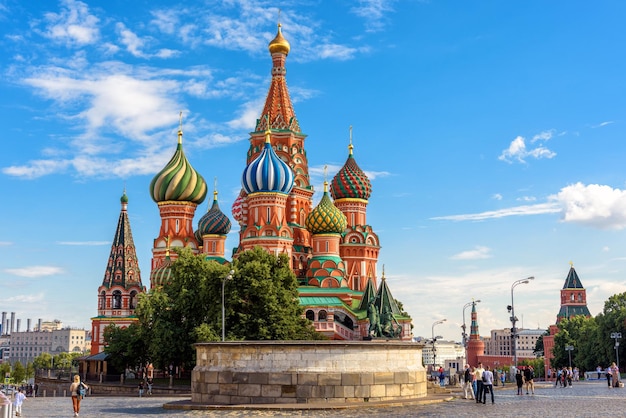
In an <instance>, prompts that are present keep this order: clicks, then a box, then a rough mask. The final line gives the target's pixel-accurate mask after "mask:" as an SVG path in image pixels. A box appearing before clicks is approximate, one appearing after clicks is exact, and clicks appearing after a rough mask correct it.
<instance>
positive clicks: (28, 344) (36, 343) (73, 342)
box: [3, 328, 89, 365]
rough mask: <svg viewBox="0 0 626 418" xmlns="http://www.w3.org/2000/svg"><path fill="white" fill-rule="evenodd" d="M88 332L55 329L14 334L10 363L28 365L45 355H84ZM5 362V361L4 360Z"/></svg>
mask: <svg viewBox="0 0 626 418" xmlns="http://www.w3.org/2000/svg"><path fill="white" fill-rule="evenodd" d="M87 341H88V331H86V330H84V329H71V328H63V329H55V330H52V331H41V332H40V331H25V332H14V333H13V334H11V336H10V337H9V356H8V362H10V363H11V364H15V363H16V362H18V361H19V362H20V363H22V364H24V365H25V364H27V363H29V362H32V361H33V360H34V359H35V358H36V357H38V356H40V355H41V354H43V353H49V354H51V355H53V356H54V355H57V354H60V353H83V352H85V351H87V349H88V347H89V344H88V342H87ZM3 360H4V359H3Z"/></svg>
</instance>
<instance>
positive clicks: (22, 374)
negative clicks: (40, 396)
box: [11, 361, 26, 384]
mask: <svg viewBox="0 0 626 418" xmlns="http://www.w3.org/2000/svg"><path fill="white" fill-rule="evenodd" d="M11 378H13V382H14V383H16V384H20V383H22V382H23V381H25V380H26V369H25V368H24V366H23V365H22V363H20V362H19V361H16V362H15V364H13V371H12V372H11Z"/></svg>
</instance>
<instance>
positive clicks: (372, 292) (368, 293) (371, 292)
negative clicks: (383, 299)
mask: <svg viewBox="0 0 626 418" xmlns="http://www.w3.org/2000/svg"><path fill="white" fill-rule="evenodd" d="M375 300H376V288H375V287H374V281H373V280H372V278H371V277H370V278H369V279H367V284H366V285H365V290H364V291H363V298H362V299H361V303H360V304H359V310H362V311H365V310H367V307H368V306H369V305H370V302H371V301H375Z"/></svg>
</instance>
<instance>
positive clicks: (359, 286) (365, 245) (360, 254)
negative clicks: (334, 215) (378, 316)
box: [330, 127, 380, 291]
mask: <svg viewBox="0 0 626 418" xmlns="http://www.w3.org/2000/svg"><path fill="white" fill-rule="evenodd" d="M353 148H354V147H353V146H352V127H350V145H349V146H348V151H349V153H348V159H347V160H346V162H345V164H344V165H343V167H342V168H341V170H339V172H338V173H337V174H336V175H335V177H334V178H333V181H332V183H331V188H330V192H331V194H332V196H333V199H335V205H336V206H337V208H339V210H341V211H342V212H343V214H344V215H345V216H346V219H347V221H348V226H347V228H346V231H345V233H344V234H343V237H342V240H341V245H340V248H341V251H340V255H341V258H342V259H343V260H344V261H345V262H346V277H347V279H348V287H349V288H350V289H352V290H357V291H363V290H364V289H365V286H366V284H367V281H368V280H369V279H372V280H373V282H374V287H376V277H377V274H376V263H377V262H378V254H379V252H380V244H379V241H378V235H376V234H375V233H374V231H373V230H372V227H371V226H370V225H368V224H367V204H368V199H369V198H370V196H371V194H372V184H371V183H370V180H369V179H368V178H367V175H365V173H364V172H363V170H361V168H360V167H359V166H358V164H357V163H356V160H355V159H354V156H353V155H352V150H353Z"/></svg>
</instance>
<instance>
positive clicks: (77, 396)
mask: <svg viewBox="0 0 626 418" xmlns="http://www.w3.org/2000/svg"><path fill="white" fill-rule="evenodd" d="M82 388H84V389H85V390H87V389H89V386H87V385H86V384H84V383H83V382H81V381H80V376H79V375H74V381H73V382H72V384H71V385H70V393H71V394H72V406H73V407H74V416H75V417H77V416H78V413H79V412H80V401H81V399H82V398H83V397H82V395H81V392H80V391H81V389H82Z"/></svg>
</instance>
